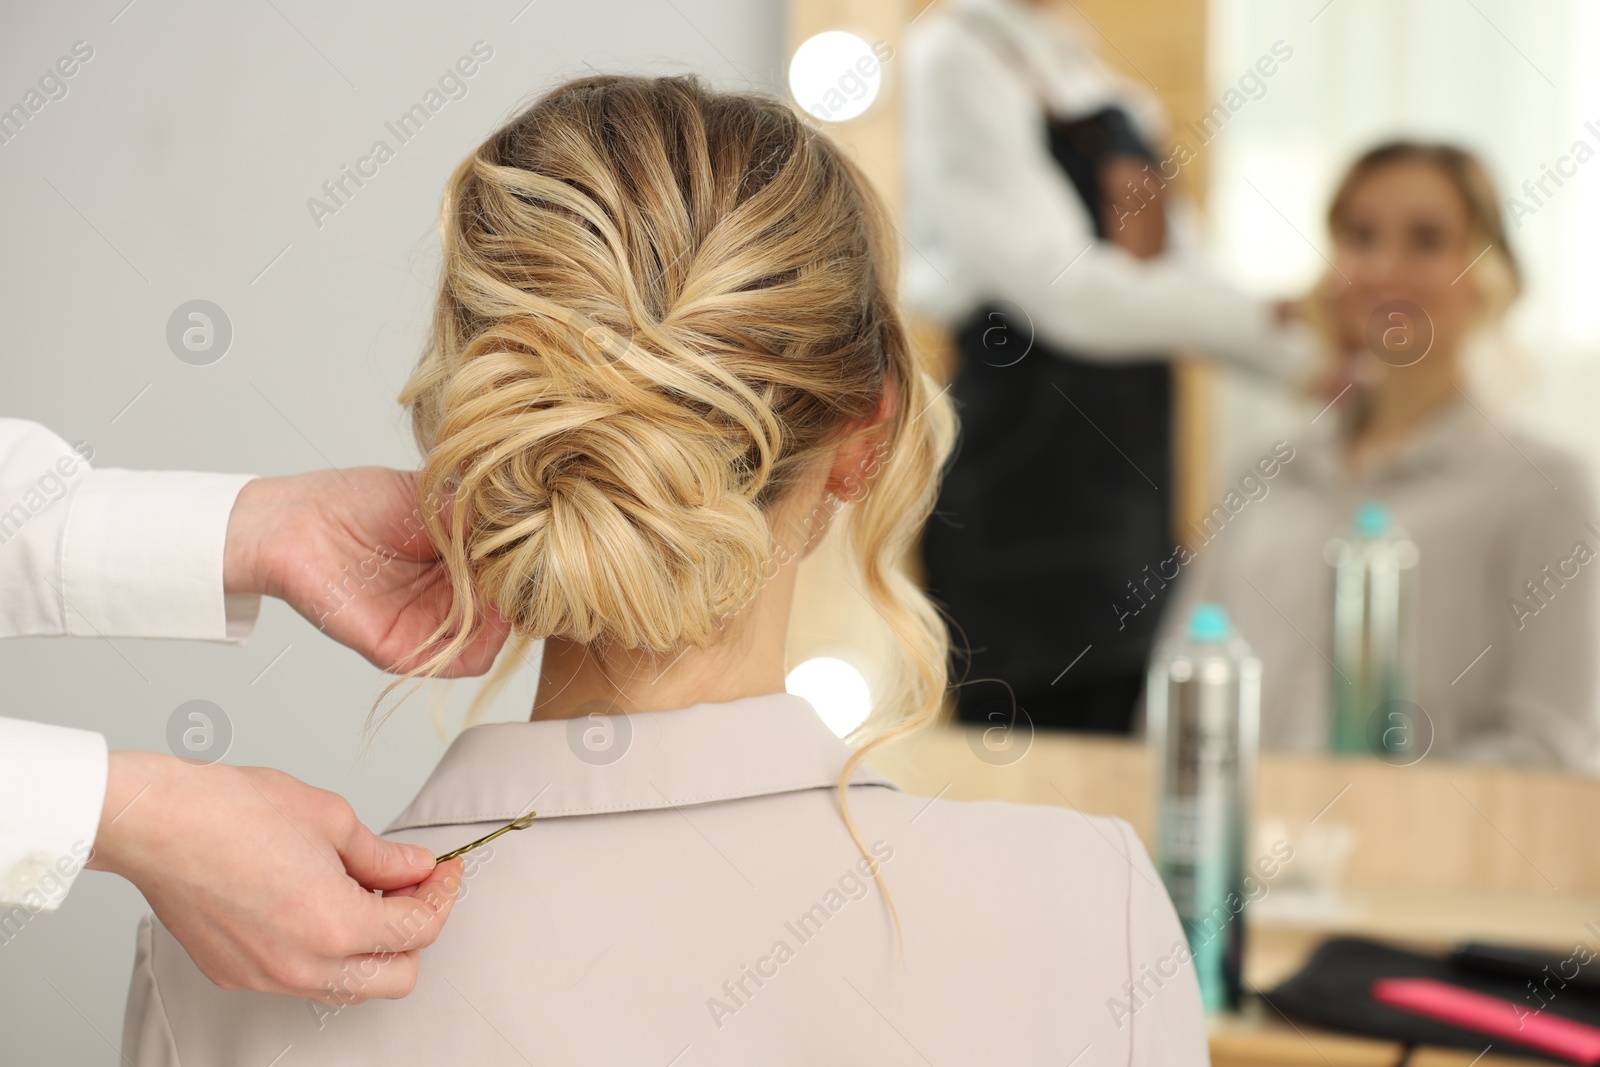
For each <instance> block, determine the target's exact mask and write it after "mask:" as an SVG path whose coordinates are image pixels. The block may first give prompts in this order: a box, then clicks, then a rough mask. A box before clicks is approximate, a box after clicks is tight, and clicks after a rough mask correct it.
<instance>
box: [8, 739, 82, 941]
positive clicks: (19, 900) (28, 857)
mask: <svg viewBox="0 0 1600 1067" xmlns="http://www.w3.org/2000/svg"><path fill="white" fill-rule="evenodd" d="M106 772H107V755H106V739H105V738H104V737H102V736H100V735H99V734H96V733H91V732H89V731H87V730H73V729H69V728H67V727H65V726H47V725H45V724H44V723H38V722H27V721H25V720H22V719H0V945H5V944H6V943H7V942H9V941H10V940H11V939H12V938H14V937H16V936H17V935H18V934H19V933H20V932H21V930H22V928H23V927H24V926H25V925H26V924H27V921H28V919H29V918H31V917H32V916H33V915H35V914H37V913H39V912H41V911H55V910H56V908H57V907H59V906H60V904H61V901H62V900H64V899H65V898H66V895H67V891H68V890H69V889H71V888H72V883H73V880H74V879H76V878H77V876H78V872H79V871H81V870H83V864H84V862H85V861H86V860H87V859H88V858H89V853H90V851H91V850H93V848H94V839H95V834H96V832H97V831H98V829H99V826H100V812H101V809H102V808H103V807H104V806H105V796H106Z"/></svg>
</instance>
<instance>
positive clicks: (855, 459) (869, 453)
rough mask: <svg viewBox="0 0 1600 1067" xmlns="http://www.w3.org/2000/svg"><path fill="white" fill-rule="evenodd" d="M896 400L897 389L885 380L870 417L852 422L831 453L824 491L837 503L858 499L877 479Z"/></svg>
mask: <svg viewBox="0 0 1600 1067" xmlns="http://www.w3.org/2000/svg"><path fill="white" fill-rule="evenodd" d="M899 400H900V394H899V386H898V384H897V383H896V382H895V381H894V379H893V378H885V379H884V385H883V390H882V391H881V392H880V393H879V394H878V406H877V407H876V408H875V409H874V410H873V412H872V414H871V415H868V416H867V417H865V418H861V419H857V420H855V421H854V422H853V423H852V424H851V425H850V426H849V427H848V428H847V429H846V430H845V438H844V441H843V442H842V443H841V444H840V445H839V447H838V450H837V451H836V452H835V453H834V458H833V463H832V465H831V467H830V468H829V470H828V482H827V486H826V489H825V492H826V493H828V494H829V495H831V496H835V497H838V498H839V499H841V500H846V501H854V500H859V499H860V498H861V497H862V496H863V495H865V493H866V487H867V484H868V483H869V482H871V481H872V479H873V478H874V477H876V476H877V473H878V468H879V467H881V466H882V465H883V462H884V460H885V459H886V458H887V455H888V433H887V427H888V425H889V421H890V419H891V418H893V416H894V412H895V407H896V406H897V405H898V403H899Z"/></svg>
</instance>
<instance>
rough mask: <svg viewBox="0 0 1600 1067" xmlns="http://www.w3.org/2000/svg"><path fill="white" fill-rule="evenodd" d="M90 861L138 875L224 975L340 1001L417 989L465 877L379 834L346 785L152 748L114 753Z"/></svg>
mask: <svg viewBox="0 0 1600 1067" xmlns="http://www.w3.org/2000/svg"><path fill="white" fill-rule="evenodd" d="M88 866H89V867H91V868H94V869H96V870H106V871H112V872H114V873H116V874H120V875H122V876H123V877H125V878H127V879H128V880H129V881H131V882H132V883H133V884H134V885H136V886H138V887H139V889H140V891H141V892H143V893H144V896H145V899H146V900H147V901H149V902H150V907H151V909H152V910H153V911H154V912H155V913H156V916H157V917H158V918H160V920H161V922H162V923H163V924H164V925H165V926H166V928H167V929H168V930H170V931H171V932H172V935H173V936H174V937H176V938H177V939H178V941H179V942H180V943H182V945H183V947H184V948H185V949H187V950H188V952H189V956H190V958H191V959H193V960H194V962H195V964H196V965H197V966H198V967H199V968H200V970H201V971H202V972H203V973H204V974H205V976H206V977H207V978H210V979H211V980H212V981H213V982H215V983H216V984H217V985H219V986H221V987H222V988H224V989H255V990H261V991H263V992H268V993H287V994H289V995H291V996H297V997H305V998H308V999H312V1000H320V1001H323V1002H325V1003H334V1002H337V1003H340V1004H350V1003H355V1002H357V1001H359V1000H365V999H368V998H370V997H384V998H391V999H392V998H396V997H403V996H405V995H406V994H408V993H410V992H411V990H412V988H413V987H414V986H415V985H416V981H417V950H418V949H421V948H423V947H425V946H427V945H430V944H432V943H433V941H434V939H435V938H437V937H438V936H439V930H440V928H441V927H442V926H443V925H444V923H445V920H446V919H448V918H449V916H450V909H451V906H452V905H453V904H454V902H455V898H456V893H457V891H458V890H459V889H460V887H461V878H462V872H461V864H460V862H459V861H457V860H451V861H449V862H448V863H442V864H438V865H437V866H435V864H434V862H433V857H432V856H431V855H430V854H429V853H428V852H427V851H426V850H425V849H422V848H420V847H418V846H416V845H401V844H397V843H395V842H391V841H386V840H384V839H383V838H381V837H377V836H376V835H374V834H373V833H372V832H371V831H370V830H368V829H367V828H366V827H365V826H362V825H361V823H360V821H359V820H358V819H357V818H356V817H355V813H354V812H353V811H351V810H350V805H349V804H347V803H345V801H344V800H343V799H342V798H340V797H339V796H338V795H337V794H334V793H328V792H325V791H323V790H321V789H314V788H312V787H311V786H308V785H306V784H305V783H303V782H300V781H297V780H296V779H294V778H291V777H289V776H288V775H286V774H282V773H280V772H278V771H272V770H266V769H264V768H260V767H230V766H227V765H226V764H213V765H210V766H196V765H193V764H189V763H185V762H184V761H182V760H180V759H177V758H176V757H173V756H166V755H158V754H156V753H153V752H114V753H112V754H111V773H110V780H109V782H108V783H107V788H106V801H105V808H104V811H103V813H102V815H101V818H100V830H99V834H98V836H97V838H96V840H95V848H94V853H93V855H92V856H91V857H90V860H89V863H88ZM363 887H365V888H363ZM411 887H415V888H414V889H413V888H411ZM376 889H382V890H398V891H402V892H404V894H405V895H399V896H394V897H388V896H378V895H376V894H375V893H372V892H369V890H376Z"/></svg>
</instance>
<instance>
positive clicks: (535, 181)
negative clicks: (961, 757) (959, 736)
mask: <svg viewBox="0 0 1600 1067" xmlns="http://www.w3.org/2000/svg"><path fill="white" fill-rule="evenodd" d="M440 230H441V237H442V242H443V248H444V262H443V276H442V279H441V281H440V286H439V295H438V303H437V306H436V310H435V314H434V320H433V332H432V338H431V340H430V342H429V344H428V346H427V349H426V351H425V352H424V354H423V356H422V359H421V361H420V362H419V364H418V366H417V368H416V371H415V372H414V373H413V375H412V377H411V380H410V382H409V383H408V384H407V385H406V387H405V389H404V391H403V392H402V394H401V397H400V400H401V403H403V404H405V405H407V406H409V407H410V409H411V416H412V424H413V429H414V432H415V435H416V439H417V443H418V445H419V446H420V447H421V449H422V451H423V454H424V457H425V458H424V463H423V469H422V473H421V476H420V478H419V479H418V484H417V493H418V499H419V500H422V501H426V500H429V499H435V500H437V499H445V500H447V501H448V502H449V503H448V506H447V507H446V509H445V510H444V512H443V513H440V511H439V510H437V509H430V508H427V507H424V508H423V509H422V513H423V515H424V516H425V521H426V523H427V528H428V532H429V535H430V536H431V537H432V539H433V541H434V543H435V545H436V546H437V547H438V549H439V552H440V554H441V557H442V559H443V562H444V566H445V569H446V572H447V574H448V576H449V581H450V584H451V586H452V589H453V591H454V600H453V606H452V608H451V610H450V613H449V616H448V618H446V619H445V621H444V623H443V624H442V625H441V626H440V628H439V630H438V631H437V632H436V633H435V635H434V637H433V639H432V640H431V641H430V642H429V643H428V645H427V646H426V647H427V648H428V649H429V650H431V655H428V656H427V658H426V659H425V660H424V661H423V662H422V663H421V664H420V665H419V666H417V667H416V668H415V669H413V670H412V671H411V672H410V673H409V675H408V677H411V678H422V677H428V676H432V675H435V674H437V673H438V672H439V671H440V669H441V668H442V667H444V665H445V664H447V663H449V662H450V661H451V660H452V659H453V658H454V657H455V656H456V655H457V654H458V653H459V652H460V651H461V650H462V649H463V648H465V647H466V645H467V644H468V643H469V642H470V640H471V637H472V634H473V633H474V631H475V630H476V628H477V627H478V626H480V625H481V622H482V615H483V611H484V608H485V607H486V606H492V607H493V608H494V609H496V610H497V611H498V612H499V613H500V614H501V615H503V616H504V617H505V618H506V620H508V621H509V622H510V624H511V627H512V629H513V633H514V634H515V635H516V638H515V639H523V640H532V639H537V638H543V637H562V638H566V639H570V640H572V641H577V642H582V643H586V644H591V645H594V646H596V647H597V648H599V649H605V648H612V647H614V648H618V649H643V650H648V651H649V652H651V653H658V654H660V655H661V656H663V657H666V656H673V655H676V654H677V652H678V651H680V650H682V649H683V648H685V647H701V648H703V647H707V646H709V645H711V644H713V643H714V642H715V641H716V640H717V638H718V637H719V635H720V633H721V632H722V629H723V624H724V623H725V622H726V620H728V619H729V618H730V617H731V616H732V615H733V614H734V613H736V612H738V611H739V610H740V609H741V608H742V607H744V606H745V605H746V604H747V603H749V601H750V600H751V598H753V597H754V596H755V594H756V592H757V591H758V589H759V588H760V586H761V583H762V581H763V579H764V575H765V574H766V573H767V568H768V566H769V564H770V561H771V560H772V559H773V557H774V555H775V553H776V552H778V551H779V547H780V546H779V545H778V544H777V539H776V538H775V536H774V531H773V530H772V528H771V524H770V522H769V514H770V512H771V509H772V507H773V505H774V504H775V503H776V502H777V501H779V500H780V499H782V498H784V494H785V493H786V492H787V491H788V489H789V488H790V487H791V486H792V485H794V484H795V483H796V482H797V481H798V480H799V478H800V477H801V476H802V475H803V474H805V473H806V472H807V471H808V470H810V469H812V468H813V467H814V465H815V464H816V462H817V461H819V460H820V459H821V458H822V457H823V456H824V454H825V453H826V452H827V451H828V450H829V449H831V448H833V447H835V446H837V445H838V444H840V443H841V441H843V440H845V439H846V437H847V436H848V434H849V432H850V430H851V425H852V424H853V423H854V421H855V420H864V419H870V418H871V417H872V415H873V413H874V412H875V411H876V409H877V407H878V404H879V400H880V398H881V397H882V395H883V392H884V390H885V388H886V387H888V386H891V385H892V386H893V404H892V407H891V410H890V411H889V413H888V417H887V419H886V420H885V421H884V422H882V423H881V424H879V425H877V426H873V427H870V432H873V433H875V434H878V435H881V441H880V442H879V443H878V444H877V446H876V447H875V455H876V456H877V457H879V458H878V461H877V462H875V464H874V469H873V470H872V471H868V472H864V473H865V474H866V475H867V477H868V478H870V480H871V484H870V485H868V486H867V487H866V490H865V495H864V496H863V497H862V498H861V499H860V500H859V501H857V502H855V503H852V504H850V505H849V506H848V507H847V508H846V509H845V510H846V511H847V512H848V514H847V516H846V518H845V520H844V521H845V522H846V524H847V528H848V536H849V537H850V543H851V545H852V547H853V552H854V555H855V556H856V558H857V560H858V562H859V565H860V568H861V576H862V579H863V589H864V591H865V593H866V595H867V597H868V598H869V599H870V601H871V603H872V605H873V607H874V608H875V609H876V610H877V612H878V614H879V615H880V616H882V618H883V620H884V622H885V623H886V624H887V626H888V628H889V630H890V631H891V633H892V634H893V636H894V638H895V642H896V646H897V650H898V656H897V659H896V662H895V663H894V664H893V665H892V667H891V671H890V674H889V677H888V679H887V684H886V685H885V686H884V687H883V692H882V693H881V694H880V699H879V700H878V701H876V703H875V706H874V709H873V713H872V715H871V716H870V717H869V719H868V720H867V722H866V723H865V724H863V726H862V728H861V729H860V730H859V731H858V732H857V734H855V735H853V737H852V740H853V741H856V742H858V743H859V744H858V747H857V749H856V751H855V752H854V753H853V754H852V755H851V757H850V759H849V762H848V763H847V764H846V766H845V768H844V771H843V773H842V774H841V775H840V778H839V783H838V795H839V804H840V810H841V814H842V815H843V818H844V822H845V825H846V827H847V829H848V830H849V833H850V836H851V838H852V839H853V840H854V841H855V843H856V846H857V847H858V848H859V849H860V850H861V852H862V854H863V855H864V856H866V857H867V860H868V862H869V863H870V864H871V866H872V870H873V873H874V876H875V877H876V878H877V879H878V882H879V885H880V887H882V884H883V883H882V876H881V873H880V872H879V871H878V866H877V863H876V861H875V860H874V859H873V857H872V856H871V854H870V852H869V851H868V849H867V848H866V847H865V845H864V844H863V842H862V839H861V836H860V834H859V833H858V832H857V830H856V827H855V824H854V821H853V820H852V818H851V815H850V810H849V803H848V791H847V784H848V781H849V778H850V776H851V774H852V773H853V772H854V771H855V769H856V768H857V766H858V765H859V764H860V763H861V761H862V759H863V758H864V757H865V756H867V755H868V754H869V753H870V752H871V751H872V750H873V749H874V748H876V747H878V746H879V745H882V744H884V743H886V742H888V741H890V740H893V739H895V738H898V737H903V736H905V735H907V734H909V733H911V732H913V731H915V730H917V729H919V728H920V727H922V726H924V725H926V724H928V723H930V722H932V721H934V720H935V719H936V718H937V716H938V714H939V712H940V709H941V706H942V702H943V697H944V690H945V684H946V674H945V672H946V661H947V655H948V643H949V638H948V633H947V630H946V628H945V625H944V623H943V621H942V619H941V618H940V616H939V614H938V612H937V610H936V609H935V608H934V606H933V604H932V603H931V601H930V600H929V599H928V597H927V595H926V594H925V593H924V592H923V591H922V590H921V589H920V588H919V587H918V586H917V585H916V584H915V583H913V582H912V581H911V580H910V578H909V577H908V576H907V575H906V573H905V572H904V569H903V567H904V563H905V560H906V558H907V556H908V553H909V550H910V548H911V546H912V544H913V541H914V539H915V538H916V536H917V534H918V532H919V531H920V529H921V527H922V524H923V522H924V521H925V520H926V518H927V516H928V514H929V513H930V512H931V510H932V508H933V505H934V503H935V500H936V497H937V491H938V479H939V475H940V472H941V470H942V468H943V466H944V463H945V461H946V459H947V458H948V456H949V453H950V450H951V447H952V445H953V443H954V437H955V432H956V418H955V412H954V408H953V405H952V402H951V401H950V399H949V398H948V397H947V396H946V395H945V394H944V393H943V391H942V390H940V389H939V388H938V385H937V384H936V382H935V380H934V377H933V375H932V374H931V373H930V369H931V368H930V367H929V366H927V365H925V359H924V357H923V356H922V355H920V354H919V353H918V352H917V351H914V350H913V348H912V346H911V345H910V344H909V342H908V339H907V333H906V327H905V324H904V323H903V321H902V318H901V314H900V311H899V308H898V307H897V305H896V302H895V295H894V290H895V286H896V283H897V277H898V269H897V254H896V253H897V245H896V242H895V240H894V231H893V229H892V227H890V226H889V225H888V223H887V222H886V217H885V214H884V209H883V206H882V204H881V203H880V202H879V200H878V198H877V197H876V195H875V194H874V192H873V190H872V189H871V187H870V186H869V184H868V183H867V181H866V179H865V177H864V176H863V175H862V174H861V173H860V171H859V170H858V169H857V168H856V166H855V165H854V164H853V163H852V162H851V161H850V160H849V159H847V158H846V157H845V156H844V154H843V153H842V152H840V150H839V149H838V147H837V146H836V145H834V144H833V143H832V142H831V141H830V140H829V139H828V138H827V137H826V136H824V135H823V134H822V133H820V132H818V131H817V130H815V129H812V128H810V127H809V126H807V125H806V124H804V123H803V122H801V121H800V120H799V119H798V118H797V116H796V115H795V113H794V112H793V111H791V110H790V109H789V108H788V107H787V106H785V105H784V104H782V103H780V102H779V101H777V100H775V99H772V98H769V97H765V96H760V95H755V94H749V93H730V92H717V91H712V90H710V89H708V88H707V87H705V86H704V85H703V84H702V83H701V82H700V81H698V80H697V79H695V78H693V77H670V78H637V77H614V76H602V77H593V78H585V79H582V80H578V81H574V82H570V83H568V84H566V85H563V86H561V87H560V88H557V89H555V90H554V91H552V92H550V93H549V94H547V95H545V96H544V97H542V98H541V99H539V100H538V101H537V102H535V103H534V104H533V105H532V106H531V107H529V108H528V109H527V110H525V111H523V112H522V113H521V114H519V115H517V116H516V117H515V118H513V119H511V120H510V121H509V122H507V123H506V124H505V125H504V126H503V127H501V128H500V129H499V130H498V131H496V132H495V133H494V134H493V135H492V136H490V137H489V139H488V140H486V141H485V142H484V143H483V144H482V145H481V146H480V147H479V148H478V149H477V150H476V151H474V152H473V153H472V154H471V155H469V156H468V157H467V159H466V160H465V161H463V162H462V163H461V165H460V166H459V167H458V168H457V169H456V171H455V173H454V175H453V176H452V177H451V179H450V182H449V185H448V186H447V188H446V191H445V196H444V205H443V208H442V211H441V218H440ZM857 432H867V431H857ZM507 658H508V660H510V661H511V662H512V665H513V666H514V657H507ZM890 909H891V913H892V914H894V916H895V925H896V929H897V930H898V928H899V918H898V914H897V913H895V911H894V905H893V902H892V901H890Z"/></svg>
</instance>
